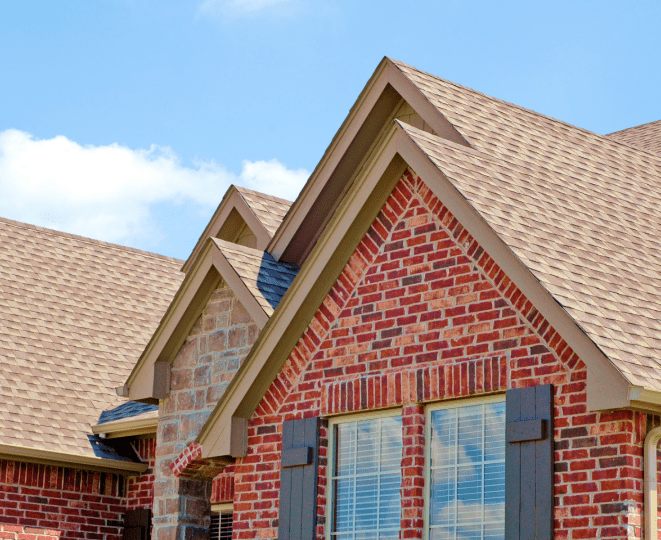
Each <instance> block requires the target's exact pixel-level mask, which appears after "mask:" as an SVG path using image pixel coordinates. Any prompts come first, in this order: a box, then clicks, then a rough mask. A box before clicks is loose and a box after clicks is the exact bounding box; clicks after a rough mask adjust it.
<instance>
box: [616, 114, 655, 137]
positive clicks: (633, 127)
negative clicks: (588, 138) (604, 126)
mask: <svg viewBox="0 0 661 540" xmlns="http://www.w3.org/2000/svg"><path fill="white" fill-rule="evenodd" d="M652 124H661V118H659V119H658V120H652V121H651V122H645V123H644V124H638V125H637V126H631V127H628V128H624V129H618V130H617V131H612V132H611V133H606V134H605V135H604V137H610V136H611V135H617V134H618V133H624V132H625V131H630V130H633V129H638V128H642V127H645V126H650V125H652Z"/></svg>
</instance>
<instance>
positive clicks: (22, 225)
mask: <svg viewBox="0 0 661 540" xmlns="http://www.w3.org/2000/svg"><path fill="white" fill-rule="evenodd" d="M0 223H7V224H8V225H13V226H15V227H18V228H21V229H28V230H34V231H38V232H41V233H46V234H50V235H52V236H60V237H63V238H70V239H72V240H79V241H81V242H85V243H87V244H93V245H99V246H104V247H109V248H112V249H117V250H119V251H128V252H133V253H140V254H141V255H146V256H148V257H152V258H155V259H162V260H166V261H173V262H177V263H182V262H183V261H182V260H180V259H177V258H175V257H168V256H167V255H161V254H160V253H154V252H152V251H145V250H143V249H138V248H133V247H130V246H122V245H121V244H115V243H113V242H105V241H104V240H96V239H94V238H89V237H87V236H80V235H78V234H73V233H68V232H64V231H58V230H56V229H49V228H47V227H41V226H40V225H33V224H31V223H25V222H23V221H16V220H14V219H9V218H4V217H0Z"/></svg>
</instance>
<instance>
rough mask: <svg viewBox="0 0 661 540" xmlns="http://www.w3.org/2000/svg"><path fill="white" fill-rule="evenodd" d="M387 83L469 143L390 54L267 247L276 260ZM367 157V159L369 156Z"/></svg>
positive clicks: (448, 134)
mask: <svg viewBox="0 0 661 540" xmlns="http://www.w3.org/2000/svg"><path fill="white" fill-rule="evenodd" d="M387 85H391V86H392V87H393V88H394V89H395V91H396V92H397V93H398V94H399V95H400V96H401V98H403V99H404V100H406V101H407V102H408V104H409V105H411V107H412V108H413V109H414V110H415V111H416V112H417V113H418V114H419V115H420V116H421V117H422V119H423V120H424V121H425V122H427V124H429V125H430V126H431V127H432V129H433V130H434V131H435V132H436V133H437V134H438V135H439V136H441V137H443V138H445V139H448V140H451V141H452V142H455V143H457V144H460V145H462V146H470V144H469V142H468V141H467V140H466V139H465V137H464V136H462V135H461V134H460V133H459V132H458V131H457V130H456V128H455V127H454V126H453V125H452V124H451V123H450V122H449V121H448V120H447V119H446V118H445V117H444V116H443V115H442V114H441V113H440V112H439V111H438V109H436V107H434V105H433V104H432V103H431V102H430V101H429V100H428V99H427V97H426V96H425V95H424V94H423V93H422V92H421V91H420V89H419V88H418V87H417V86H416V85H415V84H414V83H413V81H411V80H410V79H409V78H408V77H406V75H405V74H404V73H403V72H402V71H401V69H399V68H398V67H397V65H396V64H394V63H393V62H392V61H391V60H390V59H389V58H384V59H383V60H382V61H381V63H380V64H379V66H378V67H377V69H376V70H375V72H374V74H373V75H372V77H371V78H370V80H369V81H368V83H367V85H366V86H365V88H364V89H363V91H362V92H361V94H360V95H359V97H358V99H357V100H356V102H355V104H354V105H353V107H352V108H351V110H350V111H349V115H348V116H347V118H346V119H345V120H344V122H343V123H342V126H341V127H340V129H339V130H338V132H337V133H336V135H335V136H334V137H333V140H332V141H331V144H330V145H329V146H328V149H327V150H326V152H325V153H324V155H323V157H322V159H321V160H320V162H319V164H318V165H317V167H316V168H315V170H314V171H313V172H312V174H311V175H310V178H309V179H308V181H307V182H306V184H305V186H304V187H303V190H302V191H301V194H300V195H299V196H298V197H297V198H296V201H294V203H293V205H292V207H291V208H290V210H289V212H288V213H287V215H286V216H285V219H284V220H283V222H282V224H281V225H280V227H279V228H278V230H277V231H276V233H275V235H274V236H273V238H272V239H271V241H270V243H269V245H268V247H267V248H266V250H267V251H268V252H269V253H270V254H271V255H272V256H273V257H274V258H275V259H276V260H280V258H281V257H282V255H283V253H284V252H285V250H286V249H287V246H288V245H289V244H290V242H291V241H292V240H293V238H294V235H295V234H296V232H297V231H298V229H299V228H300V227H301V225H302V223H303V221H304V219H305V217H306V215H307V213H308V212H309V210H310V208H311V207H312V204H313V203H314V202H315V201H316V200H317V198H318V197H319V195H320V194H321V192H322V190H323V188H324V187H325V186H326V183H327V182H328V181H329V179H330V177H331V175H332V174H333V171H334V170H335V168H336V167H337V166H338V164H339V163H340V160H341V159H342V158H343V157H344V155H345V153H346V152H347V150H348V148H349V145H350V144H351V143H352V141H353V139H354V137H355V136H356V134H357V133H358V131H359V129H360V128H361V126H362V125H363V123H364V122H365V120H366V118H367V116H368V115H369V114H370V112H371V111H372V108H373V107H374V106H375V104H376V102H377V100H378V99H379V97H380V96H381V94H382V92H383V91H384V89H385V88H386V86H387ZM394 112H395V110H393V111H392V113H393V114H394ZM369 153H370V151H368V154H369ZM364 159H367V156H366V157H365V158H364ZM361 165H362V164H361Z"/></svg>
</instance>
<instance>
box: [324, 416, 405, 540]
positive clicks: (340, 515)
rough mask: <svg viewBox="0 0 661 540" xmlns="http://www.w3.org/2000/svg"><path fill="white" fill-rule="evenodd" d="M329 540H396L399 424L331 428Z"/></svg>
mask: <svg viewBox="0 0 661 540" xmlns="http://www.w3.org/2000/svg"><path fill="white" fill-rule="evenodd" d="M333 430H334V431H333V441H334V445H333V446H334V449H333V450H334V454H333V458H334V459H333V467H332V472H331V482H332V493H333V497H332V501H333V505H332V509H331V512H332V520H331V530H330V536H331V540H371V539H392V540H397V539H398V538H399V528H400V515H401V502H400V491H399V490H400V487H401V483H402V473H401V460H402V419H401V417H399V416H397V417H394V416H393V417H385V418H371V419H367V420H360V421H356V422H342V423H339V424H335V425H334V426H333Z"/></svg>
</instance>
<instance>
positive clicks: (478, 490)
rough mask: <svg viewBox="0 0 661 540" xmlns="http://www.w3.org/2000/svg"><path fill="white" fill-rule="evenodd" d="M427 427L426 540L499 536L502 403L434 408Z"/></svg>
mask: <svg viewBox="0 0 661 540" xmlns="http://www.w3.org/2000/svg"><path fill="white" fill-rule="evenodd" d="M430 428H431V438H430V441H429V444H430V479H429V480H430V486H429V497H430V499H429V505H428V509H429V538H430V540H459V539H462V540H464V539H466V540H467V539H474V540H486V539H488V540H501V539H502V538H503V537H504V530H505V403H504V402H499V403H488V404H480V405H470V406H466V407H457V408H451V409H439V410H435V411H432V412H431V415H430Z"/></svg>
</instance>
